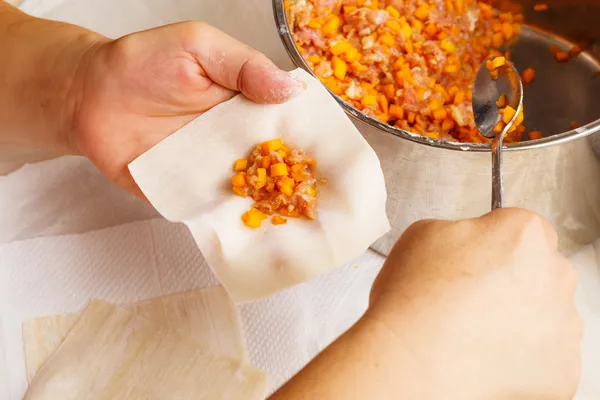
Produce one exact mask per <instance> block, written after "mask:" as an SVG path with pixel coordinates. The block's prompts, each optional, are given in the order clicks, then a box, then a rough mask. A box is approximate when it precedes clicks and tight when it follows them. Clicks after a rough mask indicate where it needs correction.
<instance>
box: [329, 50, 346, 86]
mask: <svg viewBox="0 0 600 400" xmlns="http://www.w3.org/2000/svg"><path fill="white" fill-rule="evenodd" d="M331 67H332V69H333V75H334V76H335V77H336V78H338V79H339V80H341V81H343V80H344V79H345V78H346V73H347V71H348V65H347V64H346V62H345V61H344V60H342V59H341V58H339V57H337V56H333V57H332V59H331Z"/></svg>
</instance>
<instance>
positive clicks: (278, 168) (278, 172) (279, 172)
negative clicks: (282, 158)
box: [271, 163, 288, 177]
mask: <svg viewBox="0 0 600 400" xmlns="http://www.w3.org/2000/svg"><path fill="white" fill-rule="evenodd" d="M287 175H288V166H287V164H286V163H277V164H273V165H271V176H273V177H277V176H287Z"/></svg>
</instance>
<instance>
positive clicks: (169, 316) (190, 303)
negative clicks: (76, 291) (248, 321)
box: [23, 287, 268, 400]
mask: <svg viewBox="0 0 600 400" xmlns="http://www.w3.org/2000/svg"><path fill="white" fill-rule="evenodd" d="M215 322H216V323H215ZM23 341H24V347H25V359H26V363H27V373H28V379H29V381H30V386H29V389H28V391H27V393H26V395H25V398H26V399H48V400H56V399H150V398H154V399H248V400H261V399H264V398H265V396H266V394H267V387H268V385H267V375H266V373H264V372H262V371H260V370H258V369H256V368H253V367H251V366H249V365H247V364H246V354H245V350H244V344H243V339H242V332H241V324H240V319H239V315H238V313H237V309H236V307H235V306H234V304H233V303H232V302H231V301H230V300H229V298H228V297H227V294H226V293H225V291H224V290H223V289H222V288H221V287H215V288H211V289H204V290H197V291H192V292H186V293H181V294H176V295H171V296H166V297H162V298H156V299H151V300H147V301H143V302H139V303H136V304H129V305H114V304H110V303H107V302H104V301H102V300H93V301H92V302H91V303H90V304H89V305H88V306H87V307H86V308H85V309H84V310H83V311H82V312H81V313H74V314H66V315H59V316H50V317H41V318H36V319H33V320H28V321H25V322H24V324H23Z"/></svg>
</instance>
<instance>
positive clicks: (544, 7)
mask: <svg viewBox="0 0 600 400" xmlns="http://www.w3.org/2000/svg"><path fill="white" fill-rule="evenodd" d="M547 9H548V4H546V3H537V4H534V5H533V10H534V11H538V12H539V11H546V10H547Z"/></svg>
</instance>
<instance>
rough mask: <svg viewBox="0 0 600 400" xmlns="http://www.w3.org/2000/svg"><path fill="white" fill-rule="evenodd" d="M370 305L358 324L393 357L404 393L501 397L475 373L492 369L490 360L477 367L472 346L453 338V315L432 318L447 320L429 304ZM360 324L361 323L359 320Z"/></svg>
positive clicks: (467, 399)
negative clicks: (462, 345)
mask: <svg viewBox="0 0 600 400" xmlns="http://www.w3.org/2000/svg"><path fill="white" fill-rule="evenodd" d="M392 311H393V310H391V309H388V310H385V311H384V310H382V309H379V308H376V309H369V310H368V311H367V313H366V314H365V316H364V317H363V320H364V322H363V324H362V326H360V328H359V329H363V330H368V331H369V332H370V336H371V341H377V342H379V343H380V344H379V346H380V349H379V350H380V354H381V356H380V357H382V359H385V360H387V361H384V362H389V363H390V364H389V367H390V368H391V371H392V372H391V373H392V375H393V378H394V382H395V383H394V385H395V387H396V388H397V389H396V390H398V393H402V398H407V399H421V400H443V399H444V400H445V399H448V398H452V399H457V400H479V399H483V398H485V399H489V400H498V399H501V398H505V397H503V396H498V392H497V391H496V390H495V389H494V388H492V387H490V385H489V383H490V382H489V380H487V379H478V378H477V375H478V374H480V373H483V374H484V375H485V374H487V373H489V372H493V367H492V366H485V367H484V369H486V370H485V371H483V370H473V368H471V365H470V364H471V363H470V361H469V360H472V357H471V354H469V348H462V349H461V348H458V347H459V346H455V345H454V343H455V341H453V339H452V334H453V332H452V329H451V328H450V329H447V328H448V327H450V326H451V322H450V321H446V322H445V323H444V325H445V326H446V329H445V328H444V326H438V325H436V324H430V322H431V321H436V320H442V321H443V320H444V318H443V317H440V316H434V315H432V314H431V313H429V312H428V311H427V310H425V309H415V308H414V307H413V308H412V309H410V307H405V308H404V309H399V308H396V310H395V311H393V312H392ZM357 327H358V324H357Z"/></svg>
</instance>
